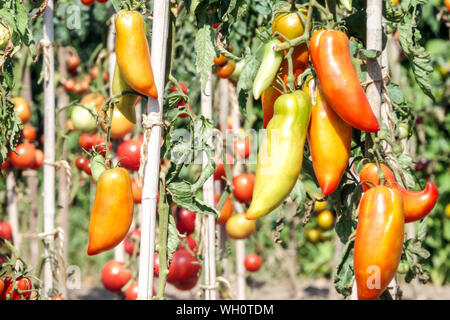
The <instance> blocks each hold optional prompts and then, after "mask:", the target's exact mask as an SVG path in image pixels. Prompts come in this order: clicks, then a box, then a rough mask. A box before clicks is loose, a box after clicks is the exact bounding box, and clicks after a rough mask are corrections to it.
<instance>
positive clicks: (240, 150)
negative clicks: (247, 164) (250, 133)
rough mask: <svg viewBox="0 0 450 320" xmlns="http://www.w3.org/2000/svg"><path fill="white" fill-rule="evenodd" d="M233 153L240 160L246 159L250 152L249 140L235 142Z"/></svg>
mask: <svg viewBox="0 0 450 320" xmlns="http://www.w3.org/2000/svg"><path fill="white" fill-rule="evenodd" d="M234 152H236V153H237V154H238V156H239V157H241V158H242V159H247V158H248V156H249V155H250V152H251V145H250V140H249V139H245V140H235V141H234Z"/></svg>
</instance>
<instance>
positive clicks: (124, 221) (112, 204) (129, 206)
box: [88, 168, 134, 255]
mask: <svg viewBox="0 0 450 320" xmlns="http://www.w3.org/2000/svg"><path fill="white" fill-rule="evenodd" d="M133 208H134V202H133V192H132V190H131V179H130V176H129V174H128V171H127V170H125V169H123V168H114V169H108V170H105V171H104V172H103V173H102V174H101V175H100V178H99V179H98V181H97V191H96V194H95V201H94V206H93V208H92V212H91V218H90V221H89V246H88V255H94V254H98V253H100V252H103V251H105V250H109V249H112V248H114V247H115V246H117V245H118V244H119V243H120V242H121V241H122V240H123V239H124V238H125V236H126V235H127V233H128V230H129V229H130V226H131V221H132V220H133Z"/></svg>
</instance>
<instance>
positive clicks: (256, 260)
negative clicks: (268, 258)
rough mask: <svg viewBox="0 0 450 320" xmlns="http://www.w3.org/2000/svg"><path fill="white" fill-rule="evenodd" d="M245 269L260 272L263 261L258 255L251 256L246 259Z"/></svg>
mask: <svg viewBox="0 0 450 320" xmlns="http://www.w3.org/2000/svg"><path fill="white" fill-rule="evenodd" d="M244 265H245V269H247V271H250V272H255V271H258V270H259V268H261V265H262V259H261V257H260V256H259V255H257V254H256V253H252V254H249V255H247V256H246V257H245V259H244Z"/></svg>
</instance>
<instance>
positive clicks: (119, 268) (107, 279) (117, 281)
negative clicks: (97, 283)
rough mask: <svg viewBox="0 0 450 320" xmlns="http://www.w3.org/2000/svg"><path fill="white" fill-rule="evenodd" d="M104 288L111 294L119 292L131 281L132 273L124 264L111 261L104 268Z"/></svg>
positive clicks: (102, 276)
mask: <svg viewBox="0 0 450 320" xmlns="http://www.w3.org/2000/svg"><path fill="white" fill-rule="evenodd" d="M101 278H102V283H103V286H104V287H105V288H106V289H107V290H109V291H111V292H119V291H120V289H122V287H123V286H124V285H125V284H127V282H128V281H129V280H130V279H131V271H130V270H128V269H126V268H124V266H123V264H122V262H119V261H115V260H110V261H108V262H107V263H106V264H105V265H104V266H103V268H102V273H101Z"/></svg>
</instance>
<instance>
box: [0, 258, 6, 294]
mask: <svg viewBox="0 0 450 320" xmlns="http://www.w3.org/2000/svg"><path fill="white" fill-rule="evenodd" d="M1 265H2V263H0V266H1ZM4 288H5V282H4V281H3V279H2V278H0V300H1V299H2V293H3V289H4Z"/></svg>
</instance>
